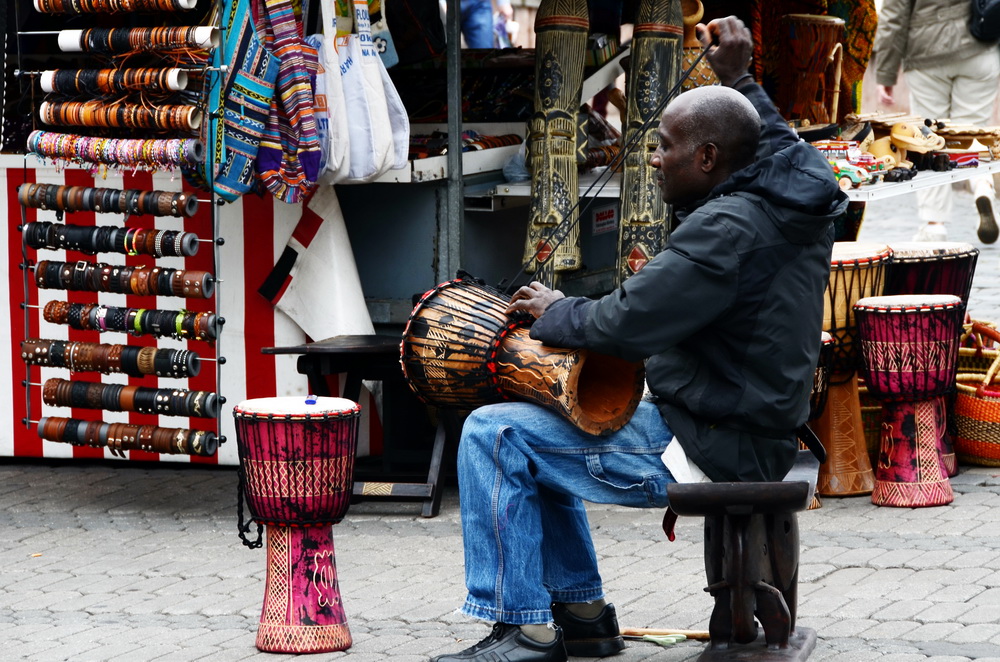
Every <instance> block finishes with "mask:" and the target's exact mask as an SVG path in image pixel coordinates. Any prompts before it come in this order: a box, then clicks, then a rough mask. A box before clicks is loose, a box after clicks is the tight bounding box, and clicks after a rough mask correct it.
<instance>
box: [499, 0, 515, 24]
mask: <svg viewBox="0 0 1000 662" xmlns="http://www.w3.org/2000/svg"><path fill="white" fill-rule="evenodd" d="M497 11H498V12H500V15H501V16H503V18H504V20H505V21H509V20H510V19H512V18H514V8H513V7H512V6H511V4H510V3H509V2H498V3H497Z"/></svg>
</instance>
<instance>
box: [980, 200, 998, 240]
mask: <svg viewBox="0 0 1000 662" xmlns="http://www.w3.org/2000/svg"><path fill="white" fill-rule="evenodd" d="M976 210H977V211H978V212H979V227H978V228H976V234H977V235H979V241H981V242H983V243H984V244H992V243H993V242H994V241H996V240H997V235H998V234H1000V230H998V228H997V219H996V216H994V215H993V196H991V195H980V196H979V197H977V198H976Z"/></svg>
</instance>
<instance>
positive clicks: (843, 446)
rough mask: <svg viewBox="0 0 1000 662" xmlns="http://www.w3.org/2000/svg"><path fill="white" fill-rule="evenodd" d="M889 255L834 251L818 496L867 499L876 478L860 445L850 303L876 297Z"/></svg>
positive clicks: (854, 245)
mask: <svg viewBox="0 0 1000 662" xmlns="http://www.w3.org/2000/svg"><path fill="white" fill-rule="evenodd" d="M891 257H892V250H891V249H890V248H889V247H888V246H887V245H885V244H871V243H862V242H851V241H843V242H836V243H834V245H833V256H832V258H831V264H830V284H829V286H828V287H827V291H826V300H825V301H824V311H823V329H824V330H825V331H826V332H827V333H829V334H830V335H831V336H832V337H833V353H832V356H831V358H830V376H829V380H830V383H829V387H828V392H827V400H826V408H825V409H824V411H823V412H822V414H821V415H820V417H819V418H818V419H817V420H816V421H815V423H814V428H813V429H814V431H815V432H816V436H817V437H819V439H820V441H822V442H823V445H824V446H825V447H826V451H827V459H826V461H825V462H824V463H823V464H822V465H820V471H819V477H818V479H817V484H816V491H817V492H818V493H819V494H821V495H823V496H852V495H860V494H869V493H871V491H872V489H874V487H875V475H874V473H873V472H872V466H871V461H870V460H869V459H868V448H867V444H866V442H865V435H864V427H863V424H862V421H861V401H860V398H859V395H858V382H857V367H858V362H859V360H860V356H859V354H858V348H857V342H856V338H855V336H856V333H857V328H856V325H855V321H854V309H853V306H854V303H855V302H857V301H858V299H861V298H864V297H867V296H873V295H878V294H881V292H882V283H883V276H884V271H885V265H886V264H887V263H888V262H889V260H890V259H891Z"/></svg>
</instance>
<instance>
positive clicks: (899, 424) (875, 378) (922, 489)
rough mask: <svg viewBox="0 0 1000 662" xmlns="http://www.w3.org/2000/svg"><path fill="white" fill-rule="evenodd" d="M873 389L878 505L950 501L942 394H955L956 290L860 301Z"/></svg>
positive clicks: (865, 369) (866, 371) (865, 368)
mask: <svg viewBox="0 0 1000 662" xmlns="http://www.w3.org/2000/svg"><path fill="white" fill-rule="evenodd" d="M854 312H855V316H856V319H857V322H858V333H859V336H860V338H861V354H862V357H863V359H864V361H863V365H862V368H861V370H862V374H863V375H864V378H865V383H866V384H867V385H868V391H869V393H871V394H872V395H873V396H874V397H876V398H878V399H879V400H881V401H882V436H881V443H880V447H879V460H878V465H877V466H876V469H875V489H874V491H873V492H872V503H874V504H875V505H877V506H900V507H907V508H911V507H917V506H940V505H944V504H947V503H951V501H952V499H953V498H954V497H953V494H952V489H951V482H950V481H949V480H948V472H947V469H946V468H945V463H944V459H943V457H942V447H941V439H942V436H943V429H944V425H945V415H944V398H943V396H944V395H946V394H948V393H950V392H952V391H954V389H955V375H956V373H957V371H958V345H959V337H960V335H961V332H962V317H963V315H964V313H965V304H964V303H962V300H961V299H960V298H959V297H957V296H952V295H950V294H921V295H916V294H914V295H894V296H881V297H868V298H864V299H861V300H859V301H858V302H857V303H856V304H854Z"/></svg>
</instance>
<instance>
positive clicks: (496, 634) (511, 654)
mask: <svg viewBox="0 0 1000 662" xmlns="http://www.w3.org/2000/svg"><path fill="white" fill-rule="evenodd" d="M431 662H566V648H565V647H564V646H563V633H562V631H561V630H560V629H559V628H556V639H555V641H553V642H551V643H548V644H543V643H540V642H537V641H535V640H534V639H532V638H530V637H527V636H525V635H524V634H522V633H521V628H520V627H518V626H516V625H508V624H507V623H496V624H494V626H493V631H492V632H490V634H489V636H488V637H486V638H485V639H483V640H482V641H480V642H479V643H478V644H476V645H475V646H473V647H471V648H466V649H465V650H464V651H461V652H460V653H452V654H451V655H439V656H437V657H435V658H433V659H432V660H431Z"/></svg>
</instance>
